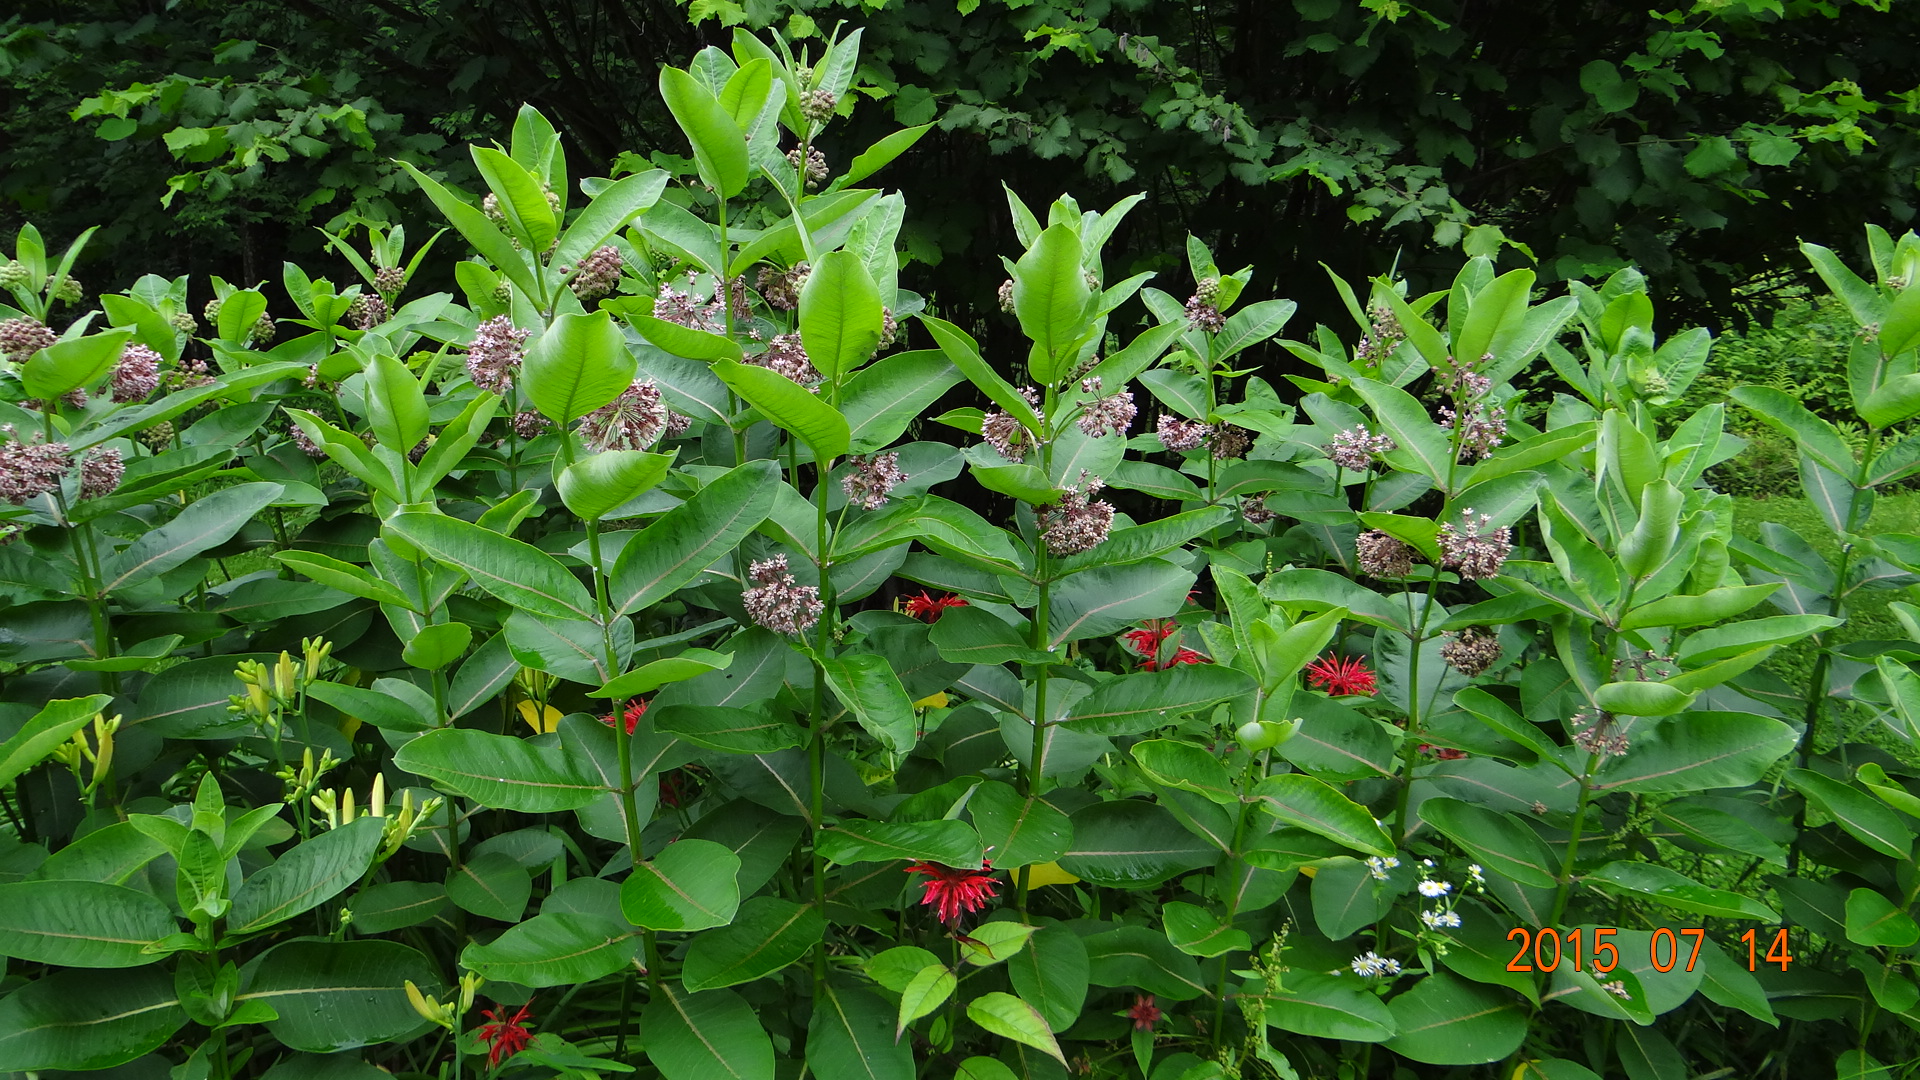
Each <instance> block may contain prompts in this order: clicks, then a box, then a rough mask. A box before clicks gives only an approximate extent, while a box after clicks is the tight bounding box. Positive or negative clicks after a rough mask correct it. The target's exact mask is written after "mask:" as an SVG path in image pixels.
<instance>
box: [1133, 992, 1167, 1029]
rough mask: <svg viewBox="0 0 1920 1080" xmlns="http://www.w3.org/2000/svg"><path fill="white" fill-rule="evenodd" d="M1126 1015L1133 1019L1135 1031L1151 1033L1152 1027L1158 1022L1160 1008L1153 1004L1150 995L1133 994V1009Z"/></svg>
mask: <svg viewBox="0 0 1920 1080" xmlns="http://www.w3.org/2000/svg"><path fill="white" fill-rule="evenodd" d="M1127 1015H1128V1016H1130V1017H1132V1018H1133V1029H1134V1030H1135V1031H1151V1030H1153V1025H1155V1024H1157V1023H1159V1022H1160V1007H1159V1006H1158V1005H1155V1004H1154V1003H1153V995H1152V994H1135V995H1134V996H1133V1008H1131V1009H1128V1010H1127Z"/></svg>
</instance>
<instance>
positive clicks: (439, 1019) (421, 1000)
mask: <svg viewBox="0 0 1920 1080" xmlns="http://www.w3.org/2000/svg"><path fill="white" fill-rule="evenodd" d="M407 1002H408V1003H409V1004H411V1005H412V1006H413V1011H414V1012H417V1013H419V1014H420V1016H421V1018H423V1019H425V1020H426V1021H427V1022H428V1023H433V1024H438V1025H440V1026H441V1027H443V1028H446V1029H447V1030H448V1031H452V1030H453V1017H451V1016H448V1015H447V1007H446V1006H445V1005H442V1004H441V1003H440V1002H438V1001H436V1000H434V999H432V998H430V997H428V996H427V995H425V994H423V993H421V992H420V988H419V987H418V986H415V985H414V984H413V980H412V979H408V980H407Z"/></svg>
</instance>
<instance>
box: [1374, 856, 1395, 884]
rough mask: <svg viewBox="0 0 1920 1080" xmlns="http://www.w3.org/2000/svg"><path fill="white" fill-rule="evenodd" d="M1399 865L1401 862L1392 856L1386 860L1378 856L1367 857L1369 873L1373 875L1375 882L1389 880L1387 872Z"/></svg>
mask: <svg viewBox="0 0 1920 1080" xmlns="http://www.w3.org/2000/svg"><path fill="white" fill-rule="evenodd" d="M1399 865H1400V860H1399V859H1396V858H1394V857H1393V856H1391V855H1389V856H1387V857H1386V858H1384V859H1383V858H1381V857H1380V856H1378V855H1369V856H1367V873H1369V874H1372V875H1373V880H1375V881H1385V880H1387V871H1389V870H1392V869H1393V868H1394V867H1396V866H1399Z"/></svg>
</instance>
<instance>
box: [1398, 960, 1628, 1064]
mask: <svg viewBox="0 0 1920 1080" xmlns="http://www.w3.org/2000/svg"><path fill="white" fill-rule="evenodd" d="M1622 948H1623V951H1624V946H1623V947H1622ZM1387 1007H1388V1009H1389V1011H1391V1012H1392V1013H1393V1021H1394V1028H1395V1031H1396V1034H1395V1035H1394V1037H1393V1038H1391V1039H1389V1040H1387V1043H1386V1045H1387V1048H1388V1049H1389V1050H1392V1051H1393V1052H1394V1053H1396V1054H1399V1055H1401V1056H1402V1057H1408V1058H1412V1059H1413V1060H1415V1061H1418V1062H1422V1063H1425V1064H1428V1065H1480V1064H1484V1063H1486V1062H1489V1061H1498V1060H1500V1059H1501V1058H1504V1057H1506V1056H1507V1055H1508V1054H1511V1053H1513V1052H1514V1051H1515V1050H1516V1049H1519V1047H1520V1043H1521V1042H1522V1041H1523V1040H1525V1038H1526V1035H1527V1011H1526V1009H1525V1008H1524V1007H1523V1006H1522V1004H1521V1002H1520V1000H1519V999H1518V998H1516V997H1514V996H1513V995H1511V994H1509V993H1507V992H1506V991H1504V990H1499V989H1496V988H1494V987H1491V986H1484V985H1482V984H1480V983H1473V982H1466V981H1464V980H1461V979H1457V978H1455V977H1453V976H1452V975H1448V974H1446V973H1444V972H1442V973H1436V974H1433V975H1429V976H1427V977H1426V978H1424V979H1422V980H1420V981H1419V982H1418V983H1415V984H1414V986H1413V989H1411V990H1408V991H1407V992H1406V993H1404V994H1401V995H1400V996H1399V997H1396V998H1394V999H1393V1000H1392V1001H1390V1002H1388V1003H1387Z"/></svg>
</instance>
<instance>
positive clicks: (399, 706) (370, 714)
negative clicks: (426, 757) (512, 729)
mask: <svg viewBox="0 0 1920 1080" xmlns="http://www.w3.org/2000/svg"><path fill="white" fill-rule="evenodd" d="M514 670H515V672H516V673H517V672H518V671H519V665H518V664H515V665H514ZM378 686H379V683H378V682H377V681H376V683H375V689H371V690H369V689H365V688H363V687H358V686H346V685H344V684H341V683H334V682H327V681H326V680H325V679H316V680H314V681H313V682H312V683H310V684H309V685H308V686H307V694H308V696H310V697H313V698H315V699H317V700H320V701H324V702H326V703H327V704H328V705H331V706H333V707H334V708H336V709H339V710H340V711H341V712H342V713H343V714H345V715H347V716H350V717H353V718H354V719H356V720H359V721H361V722H362V723H366V724H371V725H373V726H374V727H377V728H379V729H381V730H382V731H400V732H404V731H425V730H427V729H428V728H431V727H433V726H434V718H433V716H432V715H431V713H425V712H421V711H420V710H419V709H417V708H415V706H414V703H412V702H410V701H408V700H407V699H405V698H403V697H397V696H395V695H393V694H391V693H383V692H382V691H381V690H380V689H379V688H378Z"/></svg>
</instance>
